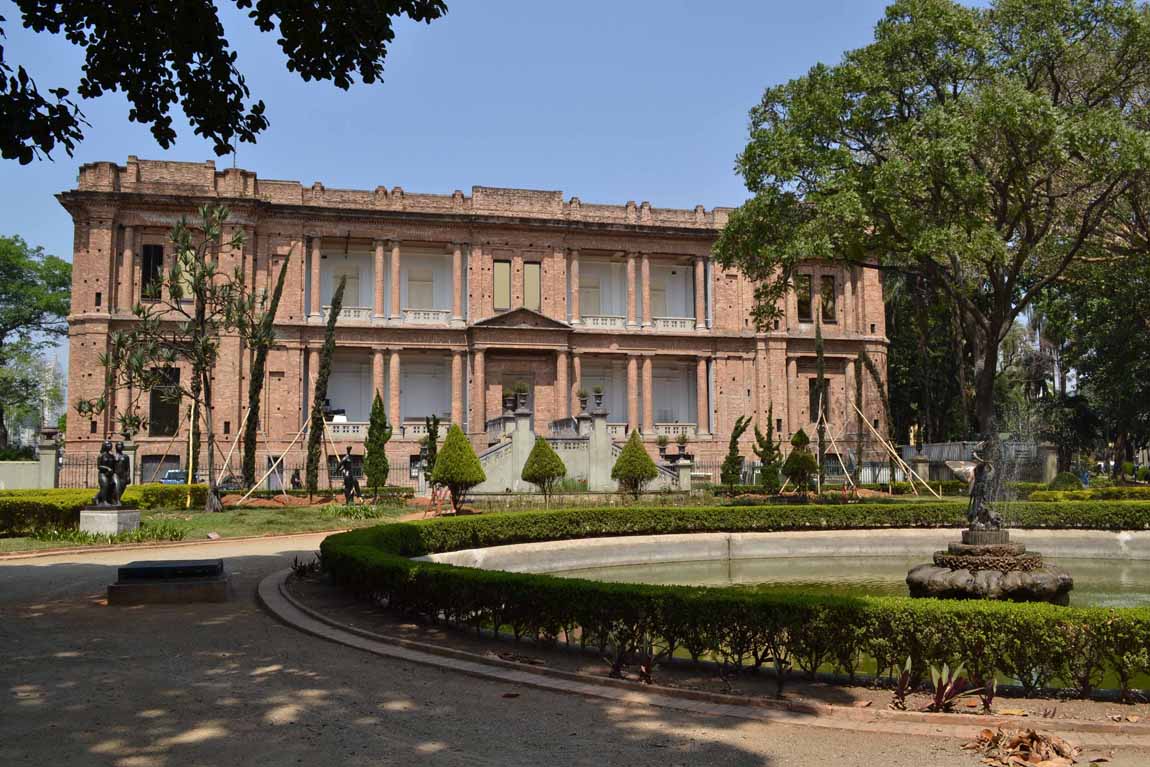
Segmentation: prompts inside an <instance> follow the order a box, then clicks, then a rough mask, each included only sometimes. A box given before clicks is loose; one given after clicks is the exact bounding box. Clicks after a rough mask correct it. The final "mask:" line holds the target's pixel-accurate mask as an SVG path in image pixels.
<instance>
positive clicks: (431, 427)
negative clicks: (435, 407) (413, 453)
mask: <svg viewBox="0 0 1150 767" xmlns="http://www.w3.org/2000/svg"><path fill="white" fill-rule="evenodd" d="M424 424H425V425H426V427H427V442H426V443H424V444H426V445H427V458H426V459H424V462H423V476H425V477H427V479H428V481H429V482H430V481H432V480H431V475H432V474H433V473H435V461H436V457H437V456H438V454H439V416H437V415H432V416H428V417H427V418H425V419H424ZM432 484H434V482H432Z"/></svg>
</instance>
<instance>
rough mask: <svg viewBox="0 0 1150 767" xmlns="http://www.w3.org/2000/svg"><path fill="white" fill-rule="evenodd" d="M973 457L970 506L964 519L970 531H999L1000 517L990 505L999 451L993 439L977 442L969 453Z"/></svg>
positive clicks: (995, 480)
mask: <svg viewBox="0 0 1150 767" xmlns="http://www.w3.org/2000/svg"><path fill="white" fill-rule="evenodd" d="M971 455H972V456H973V457H974V476H973V480H972V481H971V483H970V505H969V506H968V507H967V510H966V519H967V521H968V522H970V529H971V530H1000V529H1002V517H1001V516H1000V515H999V513H998V512H997V511H995V510H994V508H993V507H992V506H991V505H990V499H991V498H992V497H994V489H995V487H996V485H997V472H998V468H997V466H996V464H997V462H998V456H999V450H998V445H997V444H996V441H995V439H994V437H988V438H987V439H985V440H983V441H982V442H979V443H978V444H977V445H975V446H974V449H973V450H972V451H971Z"/></svg>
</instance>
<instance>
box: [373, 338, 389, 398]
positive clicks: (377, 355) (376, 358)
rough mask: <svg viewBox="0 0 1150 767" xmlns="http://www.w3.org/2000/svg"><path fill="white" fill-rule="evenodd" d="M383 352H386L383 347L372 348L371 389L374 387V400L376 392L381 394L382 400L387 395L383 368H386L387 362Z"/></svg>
mask: <svg viewBox="0 0 1150 767" xmlns="http://www.w3.org/2000/svg"><path fill="white" fill-rule="evenodd" d="M383 354H384V352H383V349H372V350H371V389H372V391H371V399H372V402H374V401H375V395H376V394H378V395H379V398H380V399H381V400H383V398H384V396H385V392H384V388H383V368H384V364H385V363H384V358H383ZM386 406H387V401H386V400H384V407H386Z"/></svg>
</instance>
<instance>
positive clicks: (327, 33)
mask: <svg viewBox="0 0 1150 767" xmlns="http://www.w3.org/2000/svg"><path fill="white" fill-rule="evenodd" d="M14 5H15V6H16V9H17V10H18V11H19V13H20V21H21V23H22V24H23V25H24V27H26V28H28V29H31V30H32V31H34V32H40V33H47V34H55V35H61V34H62V35H64V37H65V38H66V39H68V40H69V41H70V42H72V43H74V44H76V45H77V46H80V47H82V48H83V50H84V67H83V76H82V77H81V78H80V81H79V85H78V87H77V88H76V93H77V95H78V96H79V97H80V98H81V99H92V98H96V97H98V96H100V95H102V94H103V93H105V92H108V91H121V92H123V94H124V96H125V97H126V98H127V100H128V103H129V104H130V105H131V109H130V111H129V113H128V117H129V118H130V119H131V120H133V121H134V122H138V123H143V124H144V125H148V126H150V128H151V130H152V135H153V136H154V137H155V139H156V142H157V143H158V144H159V145H160V146H162V147H164V148H165V149H167V148H169V147H171V146H172V144H173V142H174V141H175V139H176V131H175V129H174V128H173V127H172V117H171V110H172V107H173V106H174V105H176V104H179V106H180V107H181V108H182V109H183V111H184V114H185V115H186V116H187V119H188V122H189V123H190V124H191V126H192V128H193V129H194V130H195V132H196V133H197V134H199V135H201V136H203V137H204V138H205V139H207V140H208V141H210V142H211V143H212V144H213V145H214V147H215V151H216V153H217V154H221V155H223V154H227V153H229V152H231V151H232V150H233V149H234V148H235V145H236V142H237V141H246V142H249V143H255V140H256V137H257V135H258V134H259V133H260V132H261V131H263V130H265V129H266V128H267V127H268V119H267V116H266V115H265V108H264V102H263V101H260V100H253V98H252V94H251V91H250V89H249V88H248V85H247V82H246V81H245V79H244V76H243V73H241V72H240V70H239V67H238V66H237V64H236V60H237V57H236V52H235V51H234V50H232V48H231V46H230V45H229V43H228V39H227V37H225V34H224V25H223V24H222V23H221V21H220V17H219V13H218V11H217V8H216V5H217V3H216V2H215V0H179V1H178V2H177V0H158V1H157V2H149V3H142V2H138V1H137V0H68V2H63V3H61V2H53V1H50V0H14ZM235 6H236V7H237V8H239V9H240V10H243V11H247V15H248V18H249V19H250V20H251V23H252V24H254V25H255V27H256V28H257V29H258V30H259V31H260V32H264V33H268V32H273V33H274V34H275V35H276V42H277V43H278V44H279V46H280V49H281V50H282V51H283V53H284V56H286V57H287V67H288V69H289V70H290V71H293V72H296V73H298V74H299V76H300V77H302V78H303V79H304V80H307V81H311V80H330V81H331V82H332V83H334V84H335V85H336V86H337V87H339V88H342V89H344V90H347V89H348V88H350V87H351V85H352V83H353V82H354V81H355V79H356V77H358V78H359V79H360V80H362V81H363V82H365V83H374V82H376V81H377V80H379V79H380V78H381V77H382V75H383V64H384V59H385V57H386V56H387V46H388V45H389V44H390V43H391V42H392V40H393V39H394V38H395V29H394V19H395V17H398V16H407V17H408V18H410V19H413V20H415V21H423V22H431V21H434V20H435V19H438V18H439V17H441V16H442V15H443V14H445V13H446V12H447V5H446V4H445V3H444V2H443V0H372V1H371V2H347V0H309V2H304V3H301V2H296V1H295V0H235ZM5 21H6V20H5V18H4V17H3V16H0V24H2V23H3V22H5ZM2 35H3V29H2V28H0V36H2ZM4 53H5V51H4V49H3V47H0V156H3V157H5V158H10V159H17V160H19V161H20V162H21V163H28V162H31V161H32V159H33V158H34V157H36V156H37V155H49V154H50V153H51V151H52V150H53V149H54V148H55V147H57V146H59V147H63V149H64V150H65V151H66V152H67V153H68V154H69V155H70V154H72V151H73V149H74V148H75V146H76V143H77V142H78V141H80V140H81V139H82V138H83V126H84V125H85V124H86V123H85V121H84V115H83V113H82V112H81V111H80V107H79V105H78V104H77V103H76V101H74V100H73V98H72V95H71V93H70V91H69V89H68V88H65V87H63V86H62V85H57V84H54V85H53V86H52V87H49V88H45V89H44V90H43V91H41V89H40V88H39V87H38V85H37V83H36V81H35V79H33V77H32V76H31V75H30V74H29V72H28V71H27V70H26V69H25V68H24V66H23V65H22V64H21V63H19V62H15V61H11V60H10V59H5V56H4Z"/></svg>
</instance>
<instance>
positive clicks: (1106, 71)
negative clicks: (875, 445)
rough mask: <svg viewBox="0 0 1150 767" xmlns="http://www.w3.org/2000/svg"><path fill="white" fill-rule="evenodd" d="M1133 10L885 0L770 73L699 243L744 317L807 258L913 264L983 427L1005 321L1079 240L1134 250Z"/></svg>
mask: <svg viewBox="0 0 1150 767" xmlns="http://www.w3.org/2000/svg"><path fill="white" fill-rule="evenodd" d="M1148 26H1150V18H1148V17H1147V16H1146V14H1145V13H1143V9H1142V8H1141V6H1140V5H1139V4H1137V3H1134V2H1105V3H1103V2H1057V3H1026V2H1021V1H1020V0H993V2H992V3H991V7H990V8H989V9H981V8H970V7H967V6H965V5H963V4H960V3H958V2H952V1H951V0H931V1H929V2H923V1H922V0H897V1H896V2H894V3H893V4H892V5H891V6H890V7H889V8H888V9H887V11H886V15H885V18H884V19H882V20H881V21H880V22H879V23H878V24H877V25H876V26H875V36H874V41H873V42H871V43H870V44H868V45H867V46H865V47H863V48H861V49H858V50H854V51H849V52H847V53H845V54H844V56H843V57H842V59H841V61H840V62H838V63H837V64H834V65H831V66H828V65H822V64H820V65H817V66H815V67H813V68H811V69H810V70H809V71H808V72H807V73H806V74H804V75H803V76H801V77H798V78H796V79H794V80H791V81H790V82H787V83H784V84H781V85H775V86H772V87H769V88H767V89H766V91H765V92H764V94H763V97H762V99H761V101H760V102H759V103H758V104H757V105H756V106H755V107H754V108H753V109H752V110H751V114H750V130H749V134H750V138H749V140H748V143H747V146H746V148H745V149H744V151H743V152H742V153H741V154H740V156H739V158H738V160H737V169H738V171H739V172H740V174H741V175H742V176H743V178H744V180H745V183H746V186H747V188H748V190H749V191H750V192H751V194H752V195H754V196H753V197H752V198H751V199H750V200H748V201H747V202H746V203H744V204H743V205H742V206H741V207H740V208H739V209H738V210H736V211H735V212H734V213H732V215H731V216H730V218H729V221H728V223H727V225H726V226H725V227H724V229H723V232H722V234H721V236H720V238H719V241H718V242H717V243H716V246H715V249H714V252H715V254H716V256H717V258H718V260H719V262H720V263H721V264H722V265H724V266H730V265H736V266H738V267H739V268H740V269H741V270H742V271H743V273H744V274H746V275H747V277H748V278H749V279H750V280H752V281H753V282H755V283H756V292H755V299H756V303H755V309H754V313H755V318H756V321H757V322H758V323H759V325H760V326H761V327H765V326H766V325H767V322H768V320H769V319H771V318H773V317H775V316H777V313H778V312H779V307H781V306H783V302H782V300H781V299H782V298H783V296H784V295H785V293H786V291H787V290H788V289H789V288H790V285H791V284H792V280H793V278H794V276H795V275H796V274H797V273H798V270H799V269H801V268H802V264H803V263H804V262H806V261H808V260H810V259H817V260H820V261H830V262H836V261H837V262H839V263H843V262H847V263H849V264H851V265H853V266H863V265H868V266H873V265H874V264H876V263H877V264H878V265H880V267H882V268H885V269H886V271H887V273H889V272H895V271H897V272H901V273H904V274H907V275H908V276H912V277H913V278H914V279H920V280H923V281H925V282H926V283H928V284H929V285H930V286H931V287H932V288H933V289H934V291H935V292H937V293H945V294H947V295H949V296H951V297H952V300H953V301H954V304H955V310H956V312H957V314H958V323H957V327H958V328H959V332H960V333H961V335H962V345H963V347H964V350H963V354H962V356H964V357H965V356H967V355H969V357H970V359H972V360H973V361H974V365H973V371H974V374H975V380H974V381H973V382H972V383H973V399H974V403H975V408H974V410H975V414H976V415H977V419H978V427H979V431H980V432H982V433H989V432H990V431H991V430H992V426H993V420H994V409H993V405H994V382H995V376H996V372H997V367H998V366H997V364H996V363H997V361H998V346H999V343H1000V341H1001V340H1002V339H1003V338H1004V337H1005V334H1006V332H1007V331H1008V329H1009V328H1010V327H1011V326H1012V325H1013V323H1014V321H1015V320H1016V319H1017V318H1018V317H1020V316H1021V315H1022V313H1023V312H1025V311H1026V310H1027V309H1028V308H1029V307H1030V306H1031V305H1032V304H1033V302H1034V300H1035V299H1036V298H1037V297H1039V296H1041V295H1042V293H1043V292H1044V291H1045V290H1046V289H1047V288H1048V287H1049V286H1050V285H1052V284H1054V283H1055V281H1057V280H1059V279H1060V278H1061V277H1062V276H1063V275H1065V274H1066V273H1067V271H1068V270H1069V269H1072V268H1073V267H1074V266H1075V265H1077V264H1080V263H1083V262H1085V261H1087V260H1088V259H1089V257H1090V256H1092V255H1093V256H1098V255H1100V254H1102V253H1105V252H1107V251H1110V252H1117V251H1120V250H1122V249H1126V250H1128V251H1131V252H1134V251H1140V252H1142V253H1144V243H1145V241H1146V234H1147V232H1145V231H1142V230H1143V229H1145V228H1146V226H1145V224H1144V223H1141V220H1140V217H1139V216H1138V215H1135V214H1132V211H1140V210H1142V209H1144V208H1143V203H1144V200H1143V196H1144V194H1145V189H1144V187H1145V186H1146V185H1145V182H1144V180H1143V178H1142V173H1143V169H1144V168H1145V167H1146V163H1147V159H1146V155H1147V144H1148V142H1147V129H1146V127H1145V126H1146V125H1147V124H1148V121H1147V119H1146V112H1147V107H1146V100H1145V99H1144V98H1142V95H1141V94H1143V93H1144V92H1145V90H1146V89H1147V88H1148V87H1150V71H1147V70H1145V69H1143V68H1142V67H1141V65H1140V63H1139V62H1141V61H1144V60H1147V59H1150V34H1148V33H1147V29H1148ZM1080 94H1090V95H1089V96H1088V97H1080ZM1039 187H1043V188H1047V189H1050V190H1051V193H1044V194H1035V193H1034V190H1035V189H1036V188H1039ZM1059 190H1073V193H1069V191H1067V193H1062V192H1060V191H1059ZM1133 220H1139V221H1140V223H1138V224H1135V225H1132V226H1131V225H1128V222H1130V221H1133ZM1019 221H1044V222H1048V225H1043V226H1019V225H1018V222H1019ZM940 254H945V256H940ZM1095 260H1097V261H1099V262H1102V263H1103V264H1105V261H1106V259H1105V258H1100V259H1095ZM1143 260H1145V259H1144V258H1143ZM1105 266H1106V268H1109V265H1108V264H1106V265H1105ZM1142 316H1146V313H1143V315H1142ZM1145 335H1146V334H1145V333H1143V336H1145Z"/></svg>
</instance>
